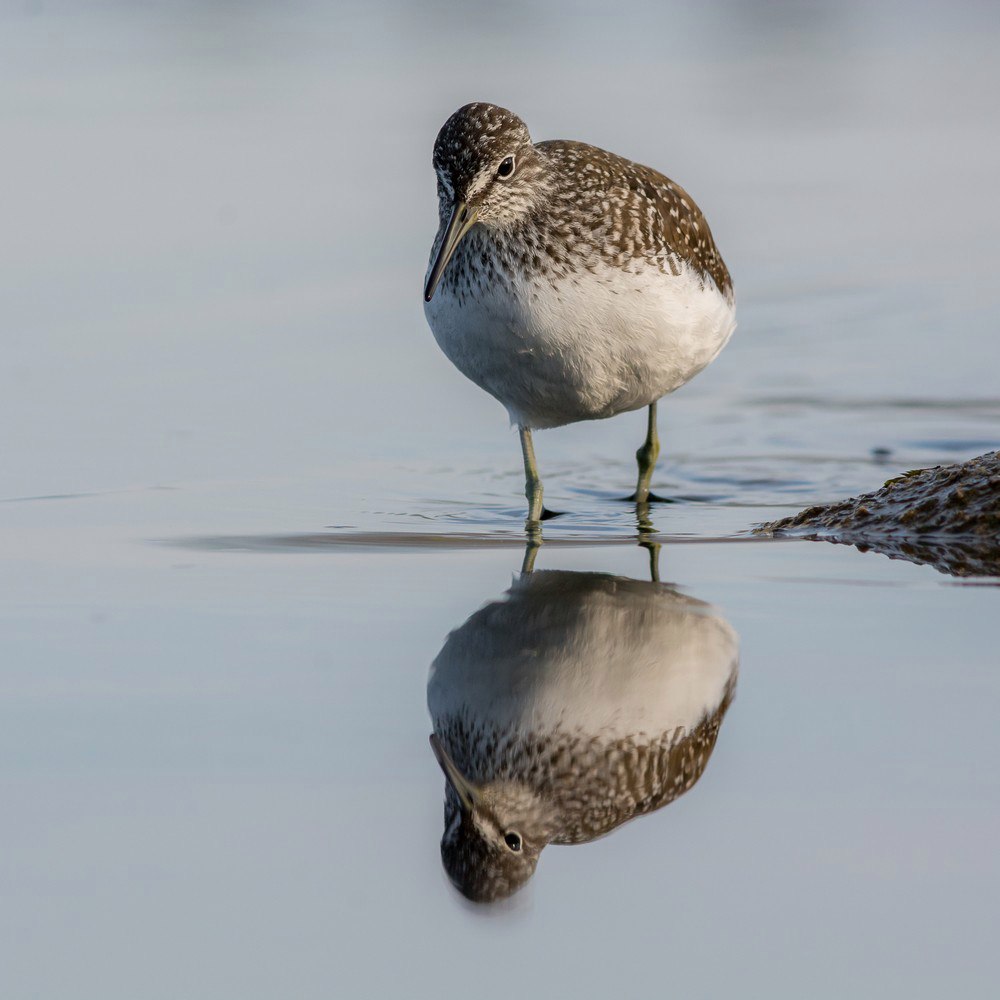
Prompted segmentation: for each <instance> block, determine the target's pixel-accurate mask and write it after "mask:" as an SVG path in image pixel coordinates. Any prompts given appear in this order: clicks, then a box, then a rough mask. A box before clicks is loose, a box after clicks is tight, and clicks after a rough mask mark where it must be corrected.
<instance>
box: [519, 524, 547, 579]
mask: <svg viewBox="0 0 1000 1000" xmlns="http://www.w3.org/2000/svg"><path fill="white" fill-rule="evenodd" d="M541 547H542V533H541V532H538V534H537V535H529V536H528V542H527V544H526V545H525V546H524V559H523V560H522V561H521V573H522V574H527V573H531V572H532V571H533V570H534V568H535V557H536V556H537V555H538V550H539V549H540V548H541Z"/></svg>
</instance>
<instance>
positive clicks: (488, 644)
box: [427, 570, 739, 902]
mask: <svg viewBox="0 0 1000 1000" xmlns="http://www.w3.org/2000/svg"><path fill="white" fill-rule="evenodd" d="M738 662H739V642H738V639H737V636H736V633H735V632H734V631H733V629H732V628H731V627H730V626H729V624H728V623H727V622H726V621H725V620H724V619H723V618H721V617H720V616H719V615H718V614H717V613H716V612H715V611H714V610H713V609H712V608H711V607H710V606H709V605H707V604H704V603H703V602H701V601H698V600H695V599H694V598H692V597H687V596H685V595H683V594H680V593H678V592H677V591H676V590H674V589H673V588H672V587H668V586H665V585H663V584H660V583H646V582H642V581H639V580H631V579H626V578H623V577H615V576H608V575H605V574H600V573H570V572H561V571H551V570H548V571H542V572H537V573H526V574H522V575H521V576H520V577H519V578H518V579H517V580H516V581H515V584H514V586H513V587H512V589H511V590H510V592H509V593H508V594H507V595H506V596H505V599H502V600H499V601H495V602H493V603H491V604H488V605H486V607H484V608H481V609H480V610H479V611H477V612H475V614H473V615H472V617H471V618H469V619H468V621H466V622H465V624H464V625H462V626H461V627H460V628H458V629H456V630H455V631H454V632H452V634H451V635H450V636H449V637H448V639H447V641H446V642H445V644H444V648H443V649H442V650H441V652H440V653H439V654H438V656H437V658H436V659H435V660H434V663H433V665H432V666H431V672H430V678H429V680H428V683H427V705H428V709H429V710H430V714H431V718H432V720H433V724H434V734H433V735H432V737H431V746H432V747H433V749H434V754H435V756H436V757H437V759H438V763H439V764H440V766H441V769H442V770H443V771H444V774H445V778H446V789H445V810H444V813H445V815H444V821H445V830H444V835H443V837H442V839H441V858H442V861H443V863H444V866H445V870H446V871H447V872H448V875H449V877H450V878H451V880H452V882H453V883H454V885H455V886H456V887H457V888H458V889H459V890H460V891H461V892H462V893H463V894H464V895H466V896H467V897H468V898H469V899H472V900H474V901H477V902H492V901H494V900H497V899H500V898H503V897H505V896H509V895H511V894H512V893H513V892H515V891H516V890H517V889H519V888H520V887H521V886H522V885H524V883H525V882H527V880H528V879H529V878H530V877H531V875H532V874H533V873H534V871H535V866H536V865H537V863H538V857H539V855H540V854H541V852H542V850H543V848H544V847H545V846H546V845H547V844H581V843H585V842H586V841H590V840H594V839H595V838H597V837H601V836H603V835H604V834H606V833H610V832H611V831H612V830H614V829H615V828H616V827H618V826H620V825H621V824H623V823H625V822H627V821H628V820H630V819H632V818H633V817H636V816H641V815H644V814H646V813H649V812H652V811H653V810H655V809H659V808H661V807H662V806H665V805H667V804H668V803H669V802H672V801H673V800H674V799H676V798H677V797H678V796H680V795H682V794H684V793H685V792H687V791H688V790H689V789H690V788H691V787H692V786H693V785H694V784H695V782H697V780H698V779H699V777H700V776H701V774H702V773H703V771H704V769H705V766H706V764H707V763H708V759H709V757H710V756H711V753H712V749H713V747H714V746H715V741H716V737H717V736H718V734H719V727H720V726H721V725H722V720H723V717H724V716H725V714H726V709H727V708H728V707H729V704H730V702H731V700H732V697H733V692H734V690H735V686H736V674H737V669H738Z"/></svg>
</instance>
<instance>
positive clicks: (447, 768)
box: [431, 733, 479, 811]
mask: <svg viewBox="0 0 1000 1000" xmlns="http://www.w3.org/2000/svg"><path fill="white" fill-rule="evenodd" d="M431 749H432V750H433V751H434V756H435V757H437V762H438V763H439V764H440V765H441V770H442V771H444V776H445V778H447V779H448V784H449V785H451V787H452V788H454V789H455V794H456V795H457V796H458V800H459V802H461V803H462V808H463V809H464V810H466V811H469V810H471V809H472V807H473V806H474V805H475V804H476V799H477V798H478V797H479V789H478V788H477V787H476V786H475V785H474V784H473V783H472V782H471V781H469V779H468V778H466V777H465V775H464V774H462V772H461V771H460V770H459V769H458V768H457V767H456V766H455V762H454V761H453V760H452V759H451V757H449V756H448V751H447V750H445V748H444V744H443V743H442V742H441V741H440V740H439V739H438V738H437V734H436V733H431Z"/></svg>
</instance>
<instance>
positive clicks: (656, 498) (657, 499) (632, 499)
mask: <svg viewBox="0 0 1000 1000" xmlns="http://www.w3.org/2000/svg"><path fill="white" fill-rule="evenodd" d="M621 502H622V503H677V501H676V500H674V499H673V498H672V497H661V496H660V495H659V493H653V492H652V491H650V492H649V493H647V494H646V499H645V500H640V499H639V496H638V494H637V493H630V494H629V495H628V496H627V497H621Z"/></svg>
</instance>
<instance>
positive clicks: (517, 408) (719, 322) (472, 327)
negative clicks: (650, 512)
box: [424, 264, 736, 428]
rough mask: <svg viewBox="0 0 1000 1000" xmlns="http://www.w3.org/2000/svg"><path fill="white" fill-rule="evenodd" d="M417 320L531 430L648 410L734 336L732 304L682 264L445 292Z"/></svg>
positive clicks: (458, 364) (466, 372) (600, 269)
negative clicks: (677, 269)
mask: <svg viewBox="0 0 1000 1000" xmlns="http://www.w3.org/2000/svg"><path fill="white" fill-rule="evenodd" d="M424 311H425V313H426V316H427V322H428V323H429V324H430V327H431V330H432V331H433V333H434V337H435V339H436V340H437V342H438V344H439V345H440V347H441V349H442V350H443V351H444V353H445V354H446V355H447V356H448V358H449V359H450V360H451V361H452V362H453V363H454V364H455V366H456V367H457V368H458V369H459V370H460V371H461V372H462V373H463V374H464V375H466V376H467V377H468V378H470V379H472V381H473V382H475V383H476V384H477V385H478V386H480V387H481V388H483V389H485V390H486V391H487V392H489V393H490V394H491V395H493V396H495V397H496V398H497V399H498V400H499V401H500V402H501V403H503V405H504V406H505V407H506V408H507V411H508V412H509V414H510V419H511V421H512V422H513V423H516V424H520V425H522V426H526V427H538V428H541V427H558V426H559V425H561V424H567V423H572V422H573V421H577V420H595V419H600V418H602V417H610V416H614V414H616V413H623V412H625V411H626V410H635V409H638V408H640V407H642V406H647V405H648V404H650V403H652V402H654V401H655V400H657V399H659V398H660V397H661V396H663V395H665V394H666V393H668V392H672V391H673V390H674V389H677V388H679V387H680V386H682V385H683V384H684V383H685V382H687V381H688V380H689V379H691V378H693V377H694V376H695V375H697V374H698V372H700V371H701V370H702V368H704V367H705V366H706V365H707V364H708V363H709V362H710V361H712V359H713V358H715V356H716V355H717V354H718V353H719V351H721V350H722V348H723V347H724V346H725V345H726V342H727V341H728V340H729V338H730V336H732V333H733V330H734V329H735V327H736V319H735V311H734V308H733V304H732V302H730V301H728V300H727V299H726V297H725V296H724V295H722V293H721V292H719V290H718V289H717V288H716V287H715V285H714V284H712V283H711V282H710V281H708V282H702V281H701V279H700V278H699V276H698V275H696V274H695V273H694V272H693V271H692V270H690V269H688V268H686V267H682V268H681V273H680V274H679V275H676V276H675V275H672V274H670V273H666V274H665V273H663V272H662V271H661V270H660V269H659V268H658V267H655V266H647V265H642V266H641V267H640V268H638V269H637V270H635V271H634V272H632V273H629V272H625V271H621V270H619V269H615V268H610V267H607V266H605V265H601V264H598V265H597V266H596V267H595V270H594V271H593V272H590V271H584V272H583V273H582V274H581V275H580V276H579V277H576V278H574V277H566V278H562V279H558V280H557V281H556V283H555V284H552V283H550V282H549V281H548V280H547V279H542V280H537V279H520V280H515V281H514V283H513V285H512V286H500V287H499V288H493V287H485V288H484V289H483V290H482V291H479V290H477V291H476V292H475V293H474V294H470V293H469V291H466V294H465V296H464V298H462V299H460V298H459V296H458V294H457V293H456V292H455V290H454V289H453V288H451V287H446V286H445V285H442V287H440V288H439V289H438V292H437V294H436V295H435V296H434V298H432V299H431V301H430V302H429V303H426V305H425V307H424Z"/></svg>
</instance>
